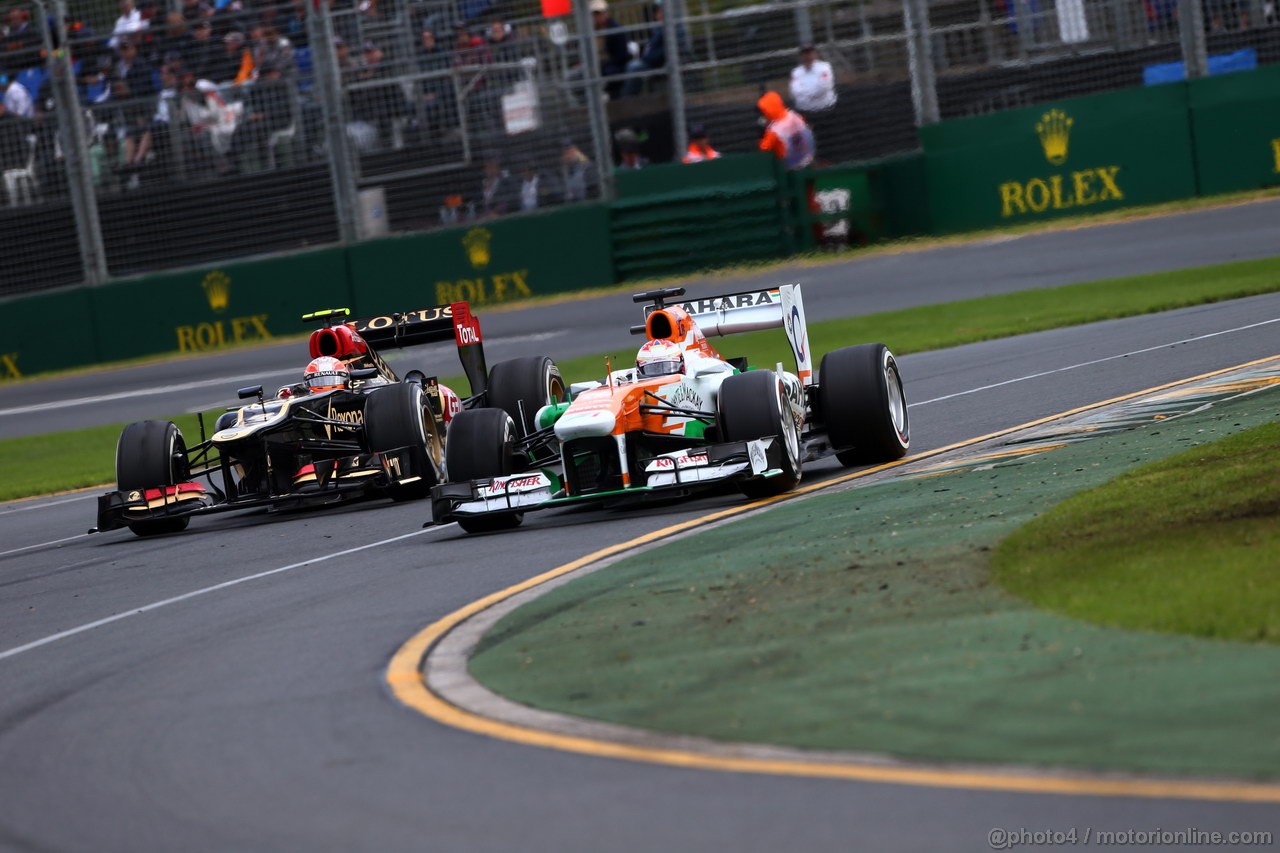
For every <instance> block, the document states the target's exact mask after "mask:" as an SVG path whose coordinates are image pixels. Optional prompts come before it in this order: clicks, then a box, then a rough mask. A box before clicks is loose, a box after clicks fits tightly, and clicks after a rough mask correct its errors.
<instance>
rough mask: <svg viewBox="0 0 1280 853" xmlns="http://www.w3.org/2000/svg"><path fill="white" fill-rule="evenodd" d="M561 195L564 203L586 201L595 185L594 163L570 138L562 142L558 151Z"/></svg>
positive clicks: (592, 192)
mask: <svg viewBox="0 0 1280 853" xmlns="http://www.w3.org/2000/svg"><path fill="white" fill-rule="evenodd" d="M560 181H561V187H562V192H561V196H562V198H563V199H564V201H565V202H566V203H568V202H574V201H586V200H587V199H589V198H590V197H591V196H592V195H593V194H594V190H595V186H596V181H597V175H596V164H595V163H592V162H591V158H590V157H588V156H587V155H586V154H583V153H582V149H580V148H578V146H576V145H574V144H573V140H572V139H565V140H564V141H563V142H562V147H561V151H560Z"/></svg>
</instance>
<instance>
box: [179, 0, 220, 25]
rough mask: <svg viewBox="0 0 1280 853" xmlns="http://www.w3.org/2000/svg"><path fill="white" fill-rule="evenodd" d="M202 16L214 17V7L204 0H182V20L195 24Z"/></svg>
mask: <svg viewBox="0 0 1280 853" xmlns="http://www.w3.org/2000/svg"><path fill="white" fill-rule="evenodd" d="M201 18H210V19H212V18H213V7H212V6H210V5H209V4H208V3H206V2H204V0H182V20H184V21H186V22H187V24H194V23H195V22H196V21H198V20H200V19H201Z"/></svg>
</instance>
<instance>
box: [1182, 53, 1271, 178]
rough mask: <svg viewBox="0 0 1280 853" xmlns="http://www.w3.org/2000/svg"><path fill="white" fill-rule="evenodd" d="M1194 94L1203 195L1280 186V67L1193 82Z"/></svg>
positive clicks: (1199, 171) (1192, 93)
mask: <svg viewBox="0 0 1280 853" xmlns="http://www.w3.org/2000/svg"><path fill="white" fill-rule="evenodd" d="M1189 89H1190V96H1191V126H1192V130H1193V132H1194V134H1195V142H1196V169H1197V171H1198V173H1199V175H1200V192H1201V194H1203V195H1213V194H1215V193H1225V192H1235V191H1237V190H1249V189H1257V188H1259V187H1269V186H1275V185H1276V184H1280V66H1276V65H1271V66H1266V67H1263V68H1259V69H1257V70H1255V71H1245V72H1240V73H1236V74H1223V75H1220V76H1217V77H1205V78H1203V79H1200V80H1193V81H1192V82H1191V83H1190V84H1189Z"/></svg>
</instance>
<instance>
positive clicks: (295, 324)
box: [89, 249, 351, 361]
mask: <svg viewBox="0 0 1280 853" xmlns="http://www.w3.org/2000/svg"><path fill="white" fill-rule="evenodd" d="M345 264H346V260H345V258H344V253H343V251H342V250H341V249H323V250H320V251H316V252H306V253H299V254H296V255H289V256H282V257H277V258H269V259H264V260H260V261H247V262H240V263H227V264H218V265H213V266H208V267H199V268H196V269H192V270H188V271H186V272H180V273H168V274H162V275H153V276H145V277H143V278H138V279H131V280H124V281H117V282H112V283H111V284H108V285H104V286H102V287H95V288H89V294H90V298H91V300H92V303H93V312H94V319H95V323H96V326H97V329H98V349H99V359H100V360H104V361H111V360H115V359H121V358H134V357H137V356H141V355H150V354H152V353H160V352H183V353H192V352H208V351H211V350H218V349H222V348H224V347H229V346H236V345H242V344H252V343H262V342H264V341H269V340H272V339H273V338H276V337H278V336H280V335H293V334H299V333H301V332H305V331H307V330H309V329H310V328H311V326H312V324H309V323H304V322H303V321H302V315H303V314H304V313H306V312H308V311H315V310H317V309H319V308H334V307H344V306H347V305H349V304H350V302H351V296H350V292H349V290H348V287H347V273H346V267H345Z"/></svg>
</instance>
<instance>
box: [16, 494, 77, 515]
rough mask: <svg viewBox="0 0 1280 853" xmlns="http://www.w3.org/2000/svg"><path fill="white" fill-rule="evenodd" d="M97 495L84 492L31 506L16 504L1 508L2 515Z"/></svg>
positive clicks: (67, 502) (43, 507)
mask: <svg viewBox="0 0 1280 853" xmlns="http://www.w3.org/2000/svg"><path fill="white" fill-rule="evenodd" d="M96 497H97V494H96V493H95V494H84V495H75V496H74V497H70V498H60V499H59V500H56V501H45V502H44V503H38V504H31V505H29V506H15V507H13V508H12V509H0V515H13V514H14V513H15V512H28V511H30V510H33V509H45V508H47V507H51V506H57V505H58V504H69V503H72V502H74V501H83V500H88V499H90V498H96Z"/></svg>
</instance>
